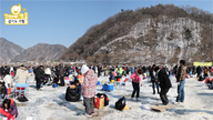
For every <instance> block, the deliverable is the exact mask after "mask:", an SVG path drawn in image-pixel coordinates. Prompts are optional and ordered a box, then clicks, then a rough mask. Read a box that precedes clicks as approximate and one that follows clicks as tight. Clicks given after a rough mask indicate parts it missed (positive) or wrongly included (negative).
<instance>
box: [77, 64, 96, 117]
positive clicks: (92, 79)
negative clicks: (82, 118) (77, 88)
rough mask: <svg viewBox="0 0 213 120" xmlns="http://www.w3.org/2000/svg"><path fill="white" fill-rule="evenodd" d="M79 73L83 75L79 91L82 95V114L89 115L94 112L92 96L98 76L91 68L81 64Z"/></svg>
mask: <svg viewBox="0 0 213 120" xmlns="http://www.w3.org/2000/svg"><path fill="white" fill-rule="evenodd" d="M81 73H82V75H83V77H84V79H83V84H82V86H81V87H82V89H81V93H82V96H83V103H84V106H85V113H84V115H86V116H88V117H90V116H91V115H92V114H93V113H94V103H93V102H94V96H95V90H96V84H97V80H98V77H97V75H96V74H95V73H94V71H93V70H91V69H89V67H88V66H87V65H83V66H82V68H81Z"/></svg>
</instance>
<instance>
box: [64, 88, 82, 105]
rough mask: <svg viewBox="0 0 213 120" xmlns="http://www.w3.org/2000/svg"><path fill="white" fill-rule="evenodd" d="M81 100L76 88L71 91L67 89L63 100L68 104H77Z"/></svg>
mask: <svg viewBox="0 0 213 120" xmlns="http://www.w3.org/2000/svg"><path fill="white" fill-rule="evenodd" d="M80 98H81V94H79V91H78V90H77V88H75V89H71V88H70V87H68V88H67V92H66V95H65V99H66V100H67V101H69V102H77V101H79V100H80Z"/></svg>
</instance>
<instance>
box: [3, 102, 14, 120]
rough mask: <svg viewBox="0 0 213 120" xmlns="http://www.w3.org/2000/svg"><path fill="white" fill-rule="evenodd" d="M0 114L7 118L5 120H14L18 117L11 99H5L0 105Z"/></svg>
mask: <svg viewBox="0 0 213 120" xmlns="http://www.w3.org/2000/svg"><path fill="white" fill-rule="evenodd" d="M0 113H1V114H3V115H4V116H6V117H7V120H15V118H16V117H17V116H18V110H17V107H16V103H15V102H14V101H13V100H12V99H5V100H4V101H3V103H2V104H1V105H0Z"/></svg>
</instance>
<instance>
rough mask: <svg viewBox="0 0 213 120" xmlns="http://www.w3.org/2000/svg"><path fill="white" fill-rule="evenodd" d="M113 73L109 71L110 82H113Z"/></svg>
mask: <svg viewBox="0 0 213 120" xmlns="http://www.w3.org/2000/svg"><path fill="white" fill-rule="evenodd" d="M112 72H113V71H112V70H110V76H109V81H110V82H112V80H115V76H114V75H113V73H112Z"/></svg>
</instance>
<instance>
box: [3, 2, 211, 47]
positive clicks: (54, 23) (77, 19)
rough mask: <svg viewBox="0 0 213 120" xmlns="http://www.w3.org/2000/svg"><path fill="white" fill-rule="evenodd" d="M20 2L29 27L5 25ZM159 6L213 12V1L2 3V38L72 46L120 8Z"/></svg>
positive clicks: (24, 43)
mask: <svg viewBox="0 0 213 120" xmlns="http://www.w3.org/2000/svg"><path fill="white" fill-rule="evenodd" d="M18 3H20V4H21V6H22V8H26V12H28V13H29V24H28V25H27V26H7V25H4V16H3V14H4V13H9V14H10V8H11V7H12V6H13V5H15V4H18ZM159 3H161V4H174V5H176V6H183V5H184V6H186V5H190V6H194V7H197V8H200V9H203V10H205V11H209V12H211V13H213V1H212V0H178V1H175V0H163V1H162V0H147V1H145V0H132V1H130V0H125V1H122V0H117V1H115V0H103V1H101V0H94V1H92V0H90V1H86V0H85V1H83V0H79V1H74V0H52V1H50V0H49V1H48V0H45V1H43V0H37V1H36V0H24V1H21V0H0V14H1V17H0V22H1V24H0V37H3V38H6V39H7V40H9V41H12V42H14V43H16V44H18V45H20V46H22V47H23V48H25V49H26V48H29V47H32V46H34V45H36V44H37V43H49V44H62V45H65V46H66V47H69V46H70V45H71V44H72V43H74V42H75V41H76V40H77V39H78V38H79V37H81V36H82V35H83V34H84V33H85V32H86V31H87V29H89V28H90V27H91V26H93V25H95V24H100V23H101V22H103V21H104V20H106V19H107V18H108V17H110V16H113V15H114V14H116V13H118V12H120V11H121V9H124V10H126V9H132V10H135V9H137V8H142V7H150V6H151V5H152V6H154V5H157V4H159ZM22 13H23V11H22Z"/></svg>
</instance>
